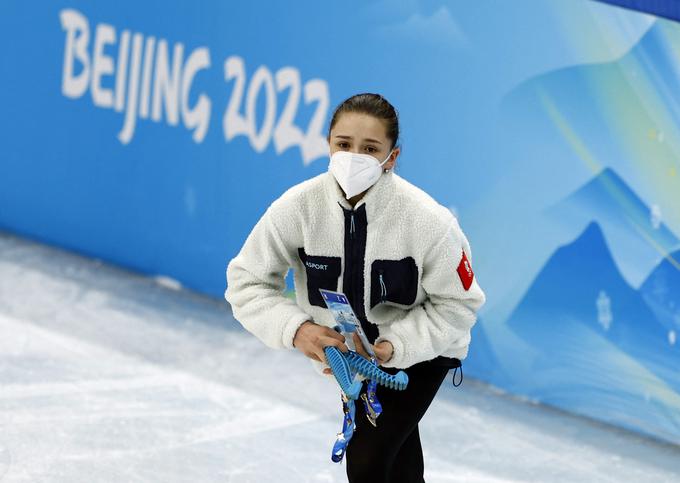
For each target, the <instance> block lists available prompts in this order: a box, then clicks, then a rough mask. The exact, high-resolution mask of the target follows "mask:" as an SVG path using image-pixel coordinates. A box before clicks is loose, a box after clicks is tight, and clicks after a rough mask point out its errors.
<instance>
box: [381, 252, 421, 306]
mask: <svg viewBox="0 0 680 483" xmlns="http://www.w3.org/2000/svg"><path fill="white" fill-rule="evenodd" d="M417 294H418V266H417V265H416V261H415V260H414V259H413V257H406V258H402V259H401V260H374V261H373V263H372V264H371V308H373V307H374V306H376V305H378V304H380V303H384V302H393V303H395V304H401V305H411V304H413V303H414V302H415V301H416V295H417Z"/></svg>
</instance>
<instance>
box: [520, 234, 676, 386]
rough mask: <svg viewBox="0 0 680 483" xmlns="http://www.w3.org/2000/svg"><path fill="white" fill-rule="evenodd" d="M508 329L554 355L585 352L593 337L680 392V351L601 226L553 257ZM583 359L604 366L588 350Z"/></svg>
mask: <svg viewBox="0 0 680 483" xmlns="http://www.w3.org/2000/svg"><path fill="white" fill-rule="evenodd" d="M507 324H508V326H509V327H510V328H511V329H512V330H513V331H514V332H515V333H517V334H518V335H519V336H520V337H522V339H524V340H526V341H527V342H529V343H530V344H531V345H532V346H534V347H536V348H537V349H544V350H545V351H547V352H546V353H547V354H548V355H549V354H550V353H551V352H552V351H553V350H555V347H556V345H557V346H559V345H565V346H566V347H571V349H570V350H572V351H574V352H579V351H581V350H582V348H586V347H588V346H589V343H590V341H589V340H588V339H589V338H591V337H592V338H599V339H604V340H606V341H608V342H609V343H610V344H611V345H613V346H614V347H615V348H616V349H617V350H618V351H620V352H623V353H624V354H625V355H627V356H630V357H632V358H633V359H635V360H636V361H638V363H639V364H641V365H642V366H644V367H646V368H647V369H648V370H649V371H650V372H652V373H654V374H655V375H656V376H658V377H659V378H660V379H662V380H663V381H665V382H666V383H667V384H669V385H670V386H671V387H673V388H674V390H675V391H676V392H680V375H679V374H678V371H677V370H675V369H674V368H677V367H679V365H680V347H679V346H678V345H673V344H670V343H669V340H668V331H667V329H666V328H665V327H664V326H663V325H662V324H661V323H660V322H659V321H658V320H657V318H656V316H655V314H654V312H653V311H652V310H651V309H650V307H649V306H648V305H647V304H646V302H645V300H644V297H643V295H642V294H641V293H639V292H638V291H637V290H635V289H633V288H632V287H631V286H630V285H629V284H628V283H627V282H626V281H625V280H624V278H623V277H622V275H621V273H620V272H619V270H618V268H617V266H616V263H615V262H614V259H613V258H612V256H611V254H610V252H609V249H608V247H607V243H606V242H605V239H604V235H603V233H602V230H601V228H600V226H599V225H598V224H597V223H595V222H591V223H590V224H589V225H588V226H587V227H586V229H585V230H584V231H583V233H582V234H581V235H580V236H579V237H578V238H577V239H576V240H575V241H573V242H572V243H570V244H568V245H565V246H562V247H560V248H559V249H558V250H557V251H556V252H555V253H554V254H553V256H552V257H551V258H550V259H549V260H548V262H547V263H546V265H545V266H544V268H543V269H542V270H541V272H540V273H539V275H538V276H537V277H536V279H535V280H534V282H533V283H532V285H531V286H530V288H529V290H528V291H527V293H526V294H525V296H524V298H523V299H522V300H521V302H520V303H519V305H518V306H517V308H516V309H515V310H514V312H513V313H512V314H511V316H510V318H509V319H508V321H507ZM584 329H585V330H584ZM575 331H577V332H578V333H579V334H580V335H579V336H578V337H576V336H575V335H574V334H575ZM584 334H585V335H584ZM562 357H563V356H562ZM580 357H584V358H587V359H588V360H590V361H592V362H593V363H594V364H596V365H597V364H603V361H602V360H601V359H600V356H599V354H597V353H589V352H588V351H587V350H586V351H585V352H583V353H581V354H580ZM564 362H565V363H566V361H564ZM594 367H595V366H592V367H591V369H594ZM601 369H602V368H599V369H598V370H601Z"/></svg>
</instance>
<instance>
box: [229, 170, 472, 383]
mask: <svg viewBox="0 0 680 483" xmlns="http://www.w3.org/2000/svg"><path fill="white" fill-rule="evenodd" d="M338 204H340V205H342V206H343V207H345V208H346V209H352V207H351V205H350V204H349V202H348V201H347V199H346V198H345V196H344V194H343V192H342V189H341V188H340V186H339V185H338V184H337V182H336V180H335V178H334V177H333V175H332V174H331V173H330V171H326V172H324V173H322V174H320V175H318V176H315V177H313V178H310V179H308V180H305V181H303V182H301V183H299V184H297V185H295V186H293V187H291V188H289V189H288V190H287V191H286V192H285V193H283V194H282V195H281V196H280V197H279V198H278V199H276V200H275V201H274V202H273V203H272V204H271V205H270V206H269V208H268V209H267V210H266V212H265V213H264V215H263V216H262V217H261V218H260V219H259V221H258V222H257V224H256V225H255V227H254V228H253V230H252V231H251V232H250V234H249V235H248V237H247V239H246V241H245V243H244V244H243V247H242V248H241V250H240V251H239V253H238V254H237V255H236V257H235V258H233V259H232V260H231V261H230V262H229V264H228V266H227V270H226V277H227V288H226V290H225V298H226V300H227V301H228V302H229V303H230V305H231V308H232V311H233V314H234V317H235V318H236V319H237V320H238V321H239V322H240V323H241V324H242V325H243V326H244V327H245V328H246V329H247V330H248V331H249V332H251V333H252V334H254V335H255V336H256V337H258V338H259V339H260V340H261V341H262V342H263V343H264V344H266V345H267V346H269V347H271V348H286V349H293V348H294V346H293V337H294V335H295V332H296V331H297V329H298V327H299V326H300V325H301V324H302V323H303V322H305V321H306V320H311V321H313V322H315V323H317V324H320V325H325V326H327V327H333V326H334V325H335V322H334V320H333V317H332V315H331V313H330V311H329V310H328V309H326V308H325V306H321V305H320V304H318V301H317V303H316V304H312V303H310V298H311V297H314V295H309V293H310V291H311V292H314V291H315V290H317V291H318V288H317V285H319V281H320V280H321V281H322V285H321V286H323V288H330V289H337V290H338V291H343V287H342V285H343V274H344V270H345V258H344V255H345V254H344V247H345V244H344V241H345V235H346V234H345V226H346V225H345V223H344V222H345V215H344V211H343V209H342V208H341V207H340V206H338ZM362 204H365V210H366V220H367V224H366V244H365V253H364V264H363V267H361V268H362V269H363V276H364V287H363V288H364V296H363V300H364V311H365V314H366V318H367V319H368V320H369V321H370V322H372V323H373V324H376V325H377V326H378V330H379V336H378V338H377V339H376V340H375V343H376V344H377V343H378V342H380V341H381V340H388V341H389V342H391V343H392V345H393V346H394V354H393V356H392V358H391V359H390V360H389V361H387V362H386V363H385V364H383V366H385V367H396V368H402V369H403V368H407V367H410V366H411V365H413V364H416V363H418V362H421V361H426V360H429V359H432V358H434V357H436V356H439V355H444V356H448V357H456V358H458V359H461V360H462V359H464V358H465V357H466V356H467V352H468V345H469V343H470V329H471V327H472V326H473V324H474V323H475V321H476V312H477V310H478V309H479V308H480V307H481V306H482V304H483V303H484V301H485V296H484V293H483V291H482V289H481V288H480V287H479V285H478V283H477V277H476V275H474V274H473V272H472V270H471V263H472V254H471V252H470V245H469V243H468V240H467V239H466V237H465V235H464V234H463V232H462V230H461V228H460V226H459V225H458V221H457V219H456V218H455V217H454V216H453V215H452V214H451V212H450V211H449V210H448V209H447V208H445V207H444V206H442V205H440V204H439V203H437V202H436V201H435V200H434V199H433V198H432V197H431V196H430V195H428V194H427V193H425V192H424V191H423V190H421V189H420V188H418V187H416V186H415V185H413V184H411V183H409V182H408V181H406V180H405V179H404V178H402V177H400V176H399V175H397V174H396V173H394V172H393V171H389V172H387V173H383V174H381V176H380V178H379V179H378V181H377V182H376V183H375V184H374V185H373V186H372V187H371V188H370V189H369V190H368V191H367V193H366V194H365V195H364V197H363V198H362V199H361V200H360V201H359V202H358V203H357V205H356V206H355V207H354V210H357V209H358V208H359V207H361V205H362ZM302 250H303V252H302V253H301V251H302ZM463 253H464V254H465V255H464V256H465V258H463ZM336 257H337V258H339V260H338V259H337V258H336ZM302 258H305V260H304V261H303V259H302ZM465 259H467V262H466V260H465ZM336 260H337V265H336V264H335V263H334V262H335V261H336ZM305 262H307V263H306V264H305ZM374 262H375V263H374ZM407 262H408V263H407ZM413 262H415V268H413ZM390 267H396V269H395V270H392V268H390ZM409 267H411V268H410V269H409ZM289 268H292V269H293V270H294V283H295V293H296V300H295V301H294V300H292V299H290V298H288V297H286V296H285V295H284V290H285V288H286V286H285V276H286V273H287V271H288V269H289ZM383 268H384V269H385V270H383ZM404 269H406V271H404ZM319 270H325V271H319ZM377 270H380V274H379V275H378V274H377V273H376V271H377ZM409 270H411V273H413V276H412V277H407V278H409V279H410V280H412V282H404V281H403V280H402V279H403V278H404V277H400V276H399V274H400V273H408V271H409ZM317 273H318V274H319V275H317ZM385 274H386V279H387V280H386V281H385V279H382V280H383V282H382V283H381V284H380V286H378V284H377V283H376V282H377V280H378V279H379V277H381V276H382V275H385ZM317 277H321V278H317ZM310 278H312V280H311V282H310V286H311V288H312V289H311V290H308V287H307V284H308V281H309V279H310ZM329 283H330V287H329ZM324 284H325V286H324ZM405 284H406V285H405ZM407 285H408V286H407ZM466 285H467V289H466ZM372 286H373V287H372ZM334 287H336V288H334ZM376 293H379V294H380V300H379V302H376V295H375V294H376ZM383 295H385V296H384V297H383ZM414 297H415V298H414ZM372 305H373V306H372ZM310 361H311V362H312V365H313V366H314V368H315V369H316V371H317V372H319V373H320V374H322V370H323V368H325V367H328V366H327V365H326V364H325V363H320V362H318V361H314V360H312V359H310ZM330 377H332V376H330Z"/></svg>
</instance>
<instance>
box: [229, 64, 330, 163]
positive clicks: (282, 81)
mask: <svg viewBox="0 0 680 483" xmlns="http://www.w3.org/2000/svg"><path fill="white" fill-rule="evenodd" d="M232 79H235V84H234V89H233V90H232V92H231V97H230V99H229V103H228V104H227V109H226V111H225V112H224V117H223V119H222V128H223V129H224V138H225V140H226V141H231V140H232V139H234V138H235V137H236V136H247V137H248V140H249V141H250V145H251V146H252V147H253V149H254V150H255V151H257V152H258V153H261V152H262V151H264V150H265V149H267V146H268V145H269V141H270V140H272V139H273V141H274V149H275V150H276V153H277V154H280V153H282V152H283V151H285V150H286V149H288V148H291V147H293V146H299V147H300V151H301V153H302V161H303V164H304V165H305V166H306V165H308V164H310V163H311V162H312V161H313V160H315V159H316V158H319V157H321V156H325V155H327V154H328V143H327V141H326V138H325V136H324V135H323V133H322V132H321V130H322V129H323V124H324V120H325V118H326V113H327V111H328V105H329V97H328V84H327V83H326V81H324V80H322V79H310V80H309V81H307V82H306V83H305V85H304V92H303V94H304V102H305V104H310V103H311V102H314V101H316V102H317V105H316V110H315V111H314V114H313V115H312V119H311V121H310V122H309V126H307V132H305V133H303V132H302V130H301V129H300V128H299V127H298V126H296V125H295V115H296V114H297V110H298V106H299V104H300V91H301V88H300V72H299V71H298V70H297V69H296V68H294V67H283V68H281V69H279V70H278V71H277V72H276V75H274V76H272V73H271V72H270V71H269V69H267V67H265V66H260V67H259V68H258V69H257V70H256V71H255V73H254V74H253V77H252V78H251V79H250V84H248V91H247V93H246V99H245V101H246V102H245V115H242V114H241V113H240V112H239V111H240V109H241V104H242V102H243V94H244V90H245V84H246V70H245V63H244V62H243V59H242V58H241V57H238V56H231V57H228V58H227V59H226V60H225V62H224V80H226V81H230V80H232ZM285 89H289V93H288V99H287V101H286V105H285V106H284V108H283V112H282V113H281V116H280V117H279V119H278V121H277V120H276V108H277V106H276V98H277V97H276V94H277V92H281V91H283V90H285ZM261 91H264V95H265V96H266V103H265V106H266V107H265V114H264V119H263V121H262V125H261V126H260V128H259V130H258V128H257V126H256V125H255V122H256V120H255V109H256V106H257V97H258V95H260V92H261Z"/></svg>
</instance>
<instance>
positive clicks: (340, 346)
mask: <svg viewBox="0 0 680 483" xmlns="http://www.w3.org/2000/svg"><path fill="white" fill-rule="evenodd" d="M320 342H321V345H322V346H323V347H327V346H329V345H330V346H333V347H337V348H338V349H339V350H341V351H342V352H347V351H348V350H349V349H348V348H347V345H346V344H345V339H343V340H342V341H339V340H337V339H335V338H330V337H326V338H322V339H321V341H320Z"/></svg>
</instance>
